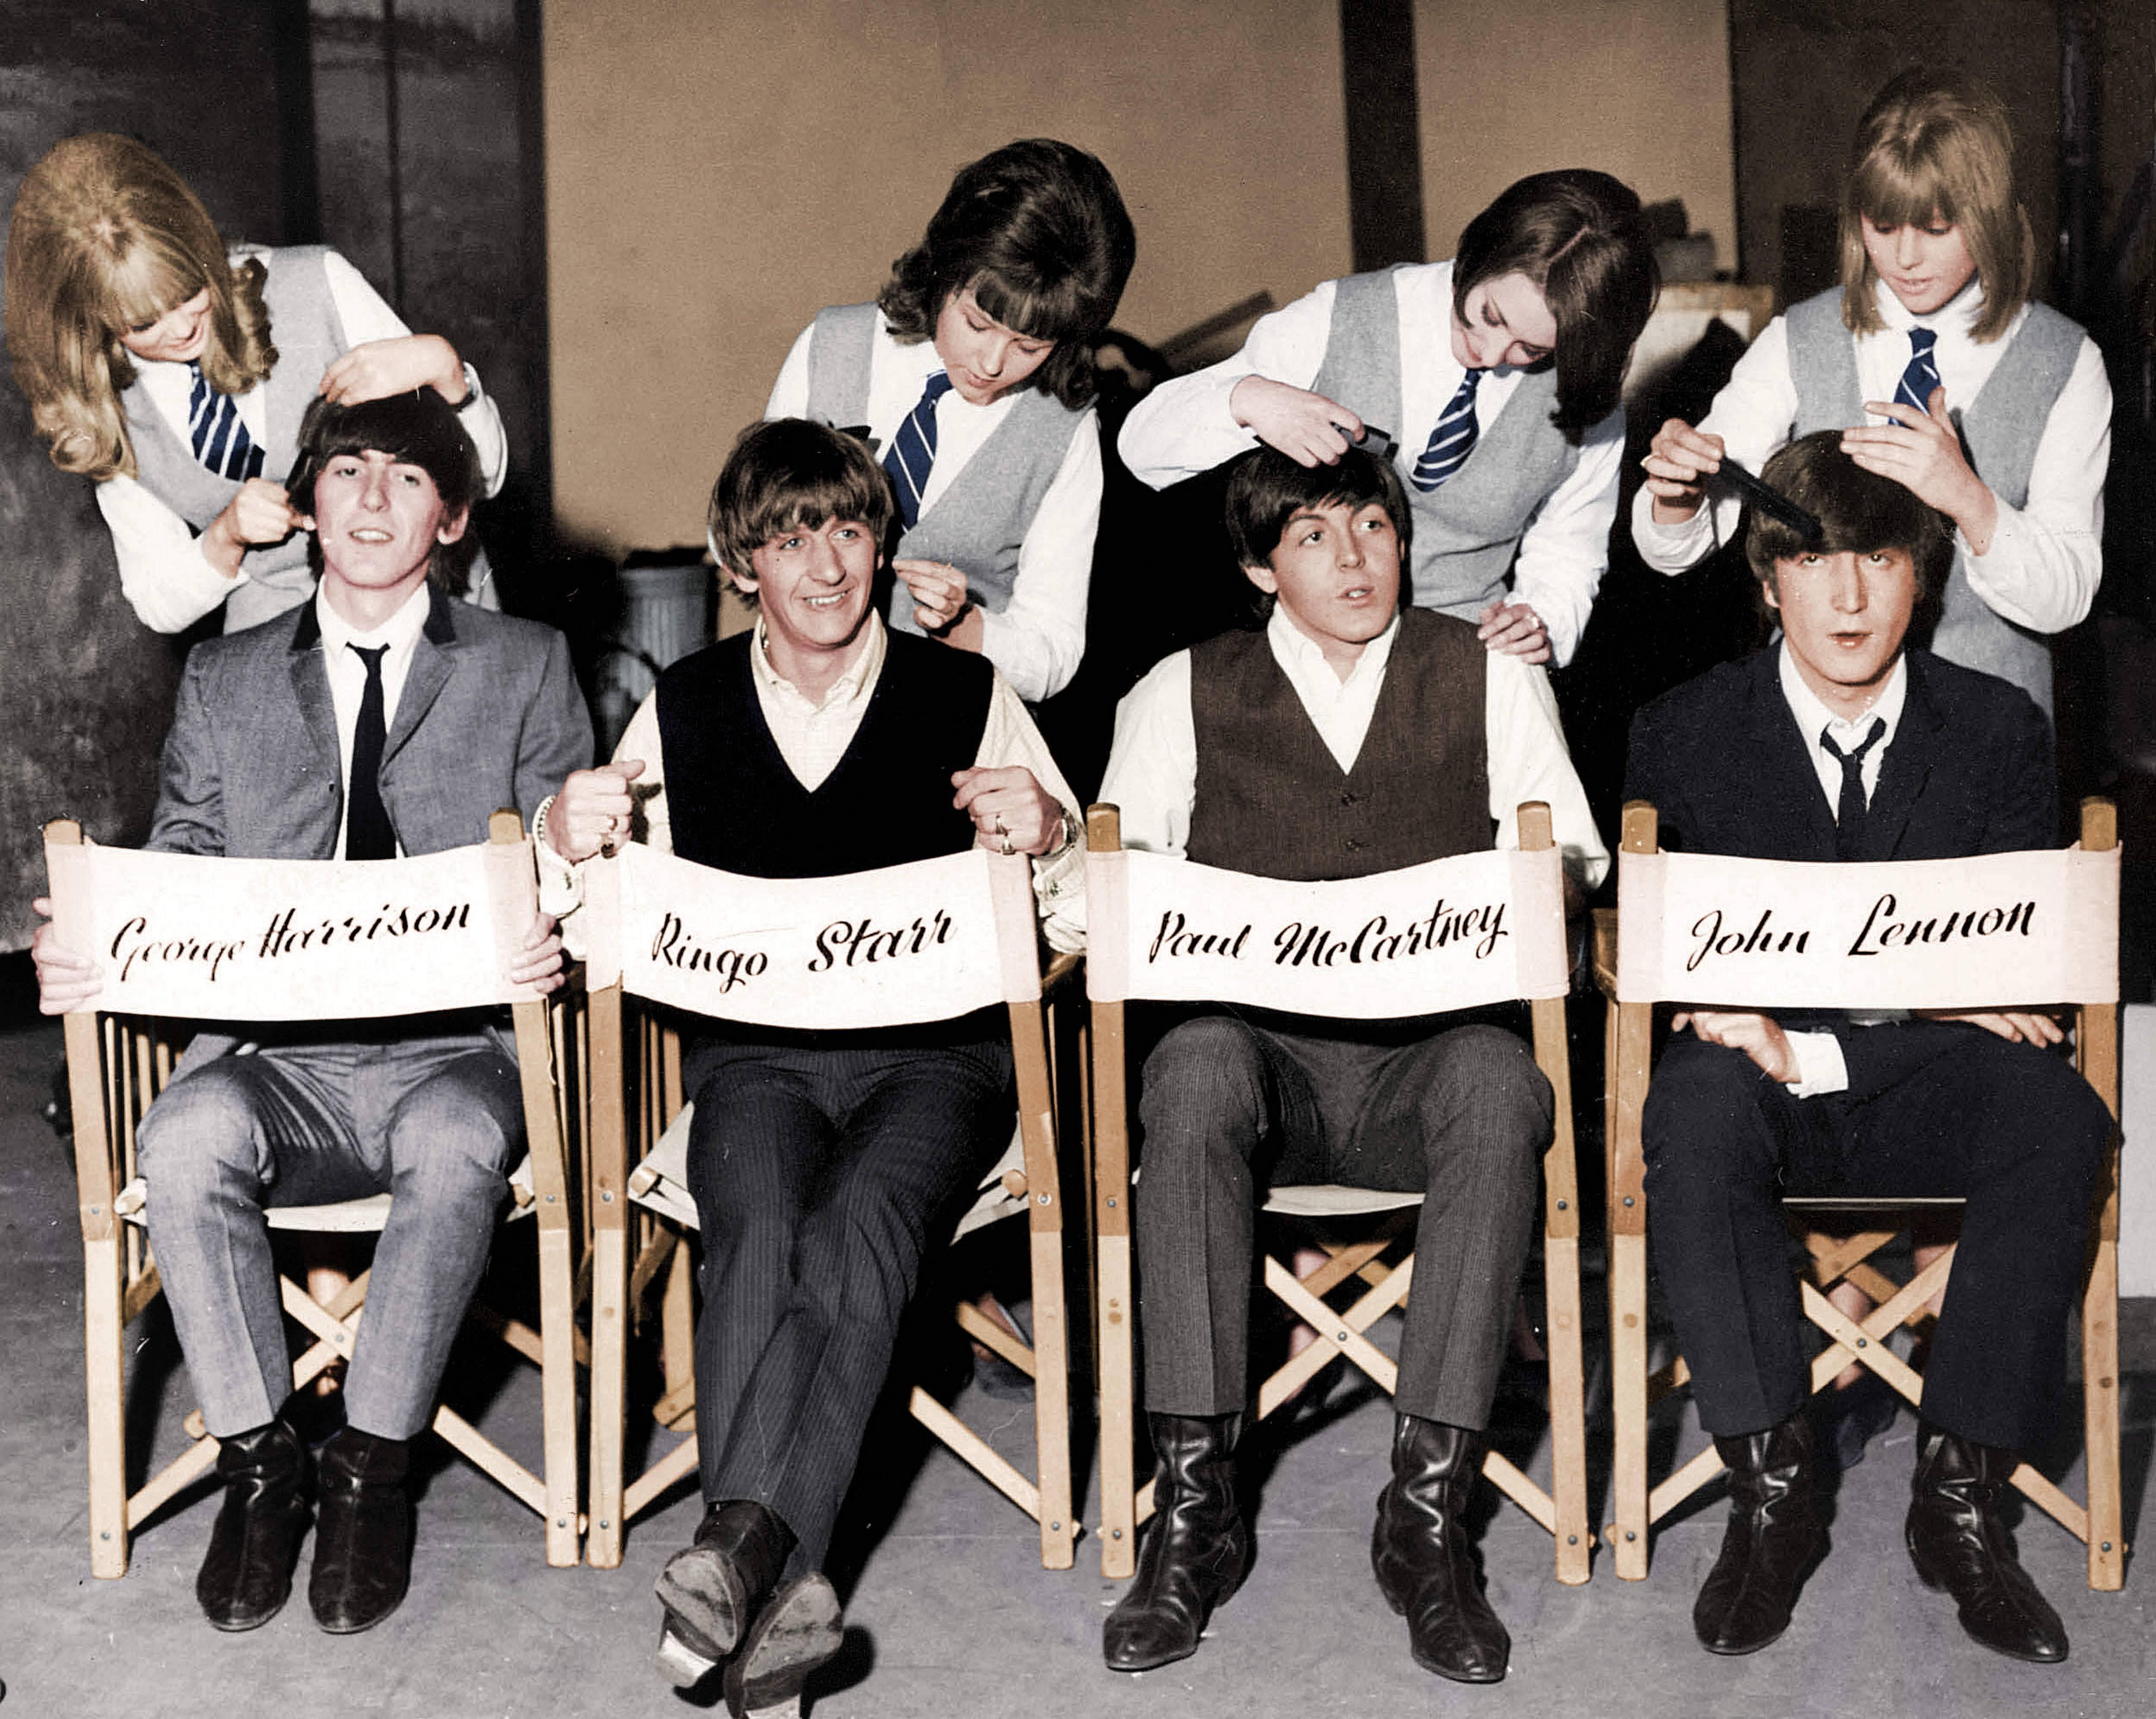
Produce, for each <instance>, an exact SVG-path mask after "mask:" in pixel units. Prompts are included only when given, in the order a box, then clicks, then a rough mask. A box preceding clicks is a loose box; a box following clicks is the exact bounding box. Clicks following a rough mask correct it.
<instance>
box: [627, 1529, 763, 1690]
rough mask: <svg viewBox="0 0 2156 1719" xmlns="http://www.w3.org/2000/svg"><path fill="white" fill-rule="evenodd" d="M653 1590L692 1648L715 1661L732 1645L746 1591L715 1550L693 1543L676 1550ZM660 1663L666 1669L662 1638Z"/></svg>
mask: <svg viewBox="0 0 2156 1719" xmlns="http://www.w3.org/2000/svg"><path fill="white" fill-rule="evenodd" d="M651 1591H652V1593H654V1594H655V1595H657V1596H658V1599H659V1604H660V1605H662V1606H664V1607H665V1609H666V1622H667V1627H668V1628H669V1629H670V1630H671V1631H672V1633H673V1634H675V1635H676V1636H678V1637H679V1638H680V1640H681V1642H682V1643H683V1645H685V1646H686V1647H687V1648H688V1649H689V1650H690V1651H691V1652H693V1653H695V1654H697V1655H701V1657H702V1658H704V1659H706V1660H710V1661H711V1662H713V1663H714V1664H716V1662H717V1661H718V1660H722V1659H724V1658H725V1657H726V1655H728V1654H730V1653H731V1652H732V1651H733V1650H734V1644H735V1643H736V1642H737V1641H739V1640H740V1639H741V1634H742V1612H743V1611H744V1610H746V1609H747V1596H746V1595H745V1594H744V1593H742V1583H741V1578H740V1577H739V1576H738V1575H737V1573H735V1570H734V1568H733V1566H732V1565H731V1563H730V1562H727V1561H726V1559H725V1558H724V1557H721V1556H720V1555H719V1554H718V1553H717V1552H714V1551H712V1550H711V1548H710V1547H702V1546H691V1547H685V1548H684V1549H683V1550H681V1551H680V1552H675V1554H674V1556H673V1557H670V1558H669V1559H667V1561H666V1568H664V1569H663V1570H661V1571H660V1573H659V1576H658V1579H657V1580H655V1581H654V1582H653V1583H652V1584H651ZM660 1670H662V1671H664V1670H665V1657H664V1645H663V1642H662V1647H661V1660H660ZM680 1687H682V1688H686V1687H687V1685H685V1684H684V1685H681V1686H680Z"/></svg>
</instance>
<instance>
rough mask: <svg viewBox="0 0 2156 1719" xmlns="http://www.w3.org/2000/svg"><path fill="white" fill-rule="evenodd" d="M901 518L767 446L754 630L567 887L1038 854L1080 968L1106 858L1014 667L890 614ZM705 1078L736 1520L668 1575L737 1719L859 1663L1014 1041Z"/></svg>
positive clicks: (574, 844) (832, 1043)
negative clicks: (879, 1464)
mask: <svg viewBox="0 0 2156 1719" xmlns="http://www.w3.org/2000/svg"><path fill="white" fill-rule="evenodd" d="M896 516H897V508H896V501H895V500H894V499H893V497H892V495H891V483H890V480H889V479H888V478H886V477H885V475H884V472H883V470H882V469H881V468H880V466H878V465H877V464H876V462H875V455H874V454H871V453H870V451H869V449H868V447H867V445H866V444H865V443H863V442H861V441H860V440H858V439H855V438H854V437H852V436H849V435H846V434H842V433H841V432H839V431H837V430H834V429H832V428H829V427H828V426H826V425H823V424H818V423H808V422H807V421H806V420H803V419H801V418H776V419H773V420H772V421H771V422H769V423H760V424H757V425H756V426H755V427H753V428H751V429H749V430H748V431H747V432H746V433H744V434H743V435H742V438H741V439H740V441H739V442H738V443H737V444H736V445H735V448H734V450H733V453H732V454H731V455H730V456H729V457H728V459H727V460H726V467H725V469H724V470H722V471H721V473H720V474H719V479H718V482H717V484H716V485H715V486H714V488H713V490H712V491H711V517H710V531H711V547H712V551H713V553H714V555H715V557H716V559H717V561H718V562H719V565H720V567H721V568H722V569H723V570H724V572H725V574H726V577H727V578H729V579H730V580H731V582H732V583H733V585H734V588H735V589H736V590H737V591H739V592H740V593H742V595H743V596H744V597H746V598H748V599H749V600H750V601H751V602H752V603H754V604H755V605H756V607H757V624H756V628H755V630H754V631H753V632H752V633H748V634H739V635H737V636H736V637H734V638H732V639H726V640H724V641H722V642H721V643H720V644H716V645H714V646H712V647H711V649H706V650H701V651H699V652H697V653H696V654H695V655H693V656H690V657H686V658H684V659H682V660H681V661H680V662H678V663H676V664H675V665H674V666H673V667H672V668H670V669H669V670H667V671H666V672H665V674H664V675H661V676H660V680H659V685H658V687H657V688H656V690H654V692H653V693H652V695H651V696H650V697H649V699H647V700H645V701H644V706H643V707H642V708H641V709H640V710H639V711H638V712H637V713H636V716H635V717H634V719H633V720H632V721H631V722H630V723H629V729H628V731H627V732H626V733H625V734H624V736H622V741H621V744H620V746H619V747H617V748H616V749H615V754H614V757H615V762H613V763H610V764H605V765H602V766H600V767H598V769H596V770H587V771H580V772H577V774H576V775H574V776H572V777H570V778H569V779H568V781H567V783H564V784H563V785H562V793H561V796H560V798H557V799H556V800H554V801H552V803H550V804H549V805H548V806H547V808H546V811H545V814H544V818H543V827H544V829H545V848H544V850H543V852H544V855H545V857H544V861H543V863H544V865H545V866H546V869H547V870H548V871H550V872H556V873H557V874H558V873H560V872H562V871H564V870H567V868H570V867H573V866H575V865H581V864H582V863H583V862H584V861H586V860H588V859H590V858H591V857H592V856H593V854H597V853H599V852H600V851H602V850H606V851H611V850H612V846H613V842H614V841H615V839H617V838H618V837H619V836H622V835H624V834H629V833H634V834H636V835H637V836H639V838H640V839H643V840H644V841H646V842H648V843H649V844H651V845H652V846H654V847H655V848H659V849H662V850H667V851H670V852H673V853H675V854H680V855H681V856H682V857H683V858H685V859H693V860H695V861H696V862H697V863H698V864H699V865H710V866H714V867H716V868H718V869H719V870H725V871H731V872H734V873H737V874H740V875H746V876H751V877H826V876H838V875H844V874H845V873H848V872H853V871H862V870H871V869H874V868H876V867H880V866H889V865H906V864H909V863H911V862H914V861H917V860H922V859H936V858H939V857H941V856H942V855H945V854H956V853H962V852H964V851H965V849H968V847H971V846H973V845H974V844H976V843H978V844H981V845H983V846H989V847H994V848H998V849H1001V850H1002V851H1003V852H1004V853H1006V854H1009V853H1014V852H1016V853H1025V854H1033V855H1034V856H1035V857H1036V859H1038V860H1039V862H1040V863H1039V865H1037V866H1036V867H1035V868H1034V889H1035V893H1036V895H1037V896H1038V898H1039V904H1040V906H1041V909H1042V912H1043V916H1044V917H1045V919H1046V921H1047V931H1048V937H1049V941H1050V942H1051V943H1053V944H1055V945H1056V946H1057V947H1060V948H1075V947H1078V945H1079V943H1080V942H1081V939H1082V936H1083V929H1082V921H1081V920H1079V919H1078V918H1077V916H1076V914H1077V911H1078V910H1079V909H1080V908H1081V904H1082V901H1083V893H1082V891H1083V886H1084V860H1085V851H1084V848H1083V845H1082V844H1081V843H1080V841H1079V840H1078V824H1077V821H1076V818H1075V816H1074V814H1073V813H1072V811H1071V809H1070V803H1071V795H1070V789H1069V788H1067V787H1066V786H1065V783H1064V782H1063V778H1062V776H1061V774H1060V772H1058V771H1057V769H1056V767H1055V762H1054V761H1053V760H1052V759H1051V758H1050V757H1049V755H1048V749H1047V747H1046V746H1045V744H1043V742H1042V741H1041V738H1040V735H1039V731H1037V730H1036V729H1035V728H1034V726H1033V721H1032V719H1031V718H1030V717H1029V716H1027V715H1026V712H1025V706H1024V705H1023V704H1021V703H1020V702H1019V699H1018V695H1016V694H1015V693H1014V692H1013V691H1012V690H1011V689H1010V687H1009V685H1006V684H1005V682H1004V679H1003V677H1002V675H999V674H998V673H997V672H996V670H994V669H993V667H991V666H990V665H989V664H988V661H987V660H986V659H984V658H982V657H980V656H978V655H975V654H972V653H969V652H966V651H957V650H947V649H944V648H943V647H942V646H941V645H939V644H936V643H935V642H933V641H932V640H929V639H921V638H918V637H913V636H909V635H906V634H896V633H891V632H889V631H887V630H886V629H885V626H884V624H883V623H882V621H881V620H880V618H878V616H877V613H876V608H875V586H876V582H877V579H878V577H879V576H880V575H881V574H882V573H883V572H884V571H885V568H886V567H887V565H888V561H889V556H890V551H891V544H892V542H893V541H895V538H896V531H894V529H893V526H894V523H895V521H896ZM570 926H571V933H572V936H574V926H575V921H573V919H572V921H570ZM683 1077H684V1078H683V1085H684V1088H685V1090H686V1091H687V1092H688V1093H689V1094H690V1096H691V1097H693V1098H694V1100H695V1101H696V1117H695V1121H694V1122H693V1124H692V1126H691V1129H690V1137H689V1159H688V1170H689V1189H690V1193H691V1194H693V1195H694V1196H695V1198H696V1209H697V1213H698V1216H699V1219H700V1221H701V1227H702V1239H703V1266H702V1271H701V1281H702V1285H703V1291H704V1316H703V1317H701V1319H699V1320H698V1321H697V1323H696V1444H697V1448H698V1453H699V1457H700V1468H701V1480H702V1485H703V1493H704V1499H705V1511H704V1519H703V1521H702V1523H701V1525H700V1526H699V1527H698V1528H697V1530H696V1542H695V1543H694V1544H693V1545H691V1546H689V1547H685V1548H684V1549H683V1550H682V1551H680V1552H677V1553H675V1556H674V1557H673V1558H672V1559H671V1560H670V1562H668V1563H667V1566H666V1568H665V1570H664V1571H662V1572H661V1573H660V1577H659V1581H658V1584H657V1585H658V1594H659V1599H660V1604H662V1605H663V1606H664V1607H665V1611H666V1622H665V1634H663V1635H662V1637H661V1640H660V1654H659V1665H660V1672H661V1674H662V1675H665V1676H666V1677H667V1678H669V1679H670V1681H674V1682H675V1683H676V1684H680V1685H683V1686H687V1685H692V1684H694V1683H696V1682H697V1681H700V1680H701V1678H702V1677H703V1676H704V1675H706V1672H707V1671H708V1670H710V1669H711V1667H712V1666H713V1665H716V1663H717V1662H718V1661H719V1660H722V1659H723V1660H726V1669H725V1672H724V1675H723V1679H722V1681H723V1686H724V1689H725V1692H726V1699H727V1701H728V1703H729V1705H730V1706H731V1709H732V1711H734V1712H735V1713H736V1714H737V1715H738V1714H741V1713H742V1712H744V1711H748V1710H751V1709H756V1710H761V1709H763V1708H767V1707H776V1706H780V1705H782V1704H783V1703H784V1702H787V1701H791V1700H792V1699H793V1697H794V1696H798V1694H799V1692H800V1689H801V1686H802V1683H803V1680H804V1679H806V1677H807V1676H808V1674H809V1673H810V1672H811V1671H812V1670H814V1669H815V1667H816V1666H817V1665H820V1664H821V1663H822V1662H823V1661H824V1660H827V1659H829V1657H830V1655H832V1654H833V1653H834V1652H835V1651H837V1649H838V1646H839V1639H840V1619H839V1604H838V1600H837V1598H836V1596H835V1595H834V1593H833V1591H832V1588H831V1584H830V1582H829V1579H828V1578H826V1577H825V1576H824V1573H823V1565H824V1553H825V1552H826V1551H827V1549H828V1548H829V1545H830V1540H831V1532H832V1529H833V1527H834V1525H835V1523H836V1521H837V1517H838V1511H839V1501H841V1500H842V1499H843V1498H844V1496H845V1492H846V1488H847V1486H848V1485H849V1484H850V1481H851V1480H852V1478H853V1473H854V1466H855V1461H856V1460H857V1459H858V1457H859V1455H860V1447H861V1438H862V1435H863V1434H864V1433H865V1430H866V1429H867V1425H868V1420H869V1414H870V1410H871V1409H873V1408H874V1407H875V1401H876V1398H877V1396H878V1394H879V1393H880V1391H881V1390H882V1388H883V1381H884V1376H885V1373H887V1372H888V1371H889V1368H890V1366H891V1350H892V1347H893V1345H894V1344H895V1342H896V1338H897V1333H898V1324H899V1319H900V1316H901V1314H902V1313H903V1312H904V1311H905V1308H906V1303H907V1301H909V1300H910V1299H911V1296H912V1293H913V1290H914V1285H915V1283H916V1280H917V1279H918V1277H919V1275H920V1266H921V1256H922V1255H923V1253H924V1252H925V1251H926V1250H927V1248H928V1247H929V1246H930V1245H931V1244H932V1243H935V1242H938V1241H941V1240H943V1239H947V1237H948V1236H949V1234H950V1225H951V1224H952V1222H954V1221H955V1219H956V1218H957V1204H958V1203H959V1202H960V1201H962V1199H963V1198H965V1197H966V1196H968V1195H970V1194H971V1193H973V1190H974V1189H975V1188H978V1186H979V1185H980V1178H981V1176H982V1174H983V1172H984V1171H985V1170H986V1169H987V1167H988V1166H989V1165H990V1164H992V1163H993V1162H994V1161H995V1157H996V1154H997V1152H998V1151H1000V1150H1001V1148H1002V1147H1003V1146H1004V1142H1007V1141H1008V1140H1009V1138H1010V1130H1011V1123H1012V1117H1013V1114H1014V1111H1013V1105H1012V1094H1011V1080H1012V1072H1011V1050H1010V1038H1009V1030H1008V1026H1007V1024H1006V1019H1005V1017H1004V1011H1003V1010H1001V1009H1000V1008H998V1009H995V1010H993V1011H986V1012H983V1013H977V1014H968V1015H962V1016H960V1017H959V1018H957V1019H955V1020H948V1021H940V1022H930V1023H928V1024H924V1025H921V1026H919V1027H916V1028H910V1029H905V1030H903V1031H880V1030H875V1029H863V1030H859V1031H844V1032H841V1031H828V1032H785V1031H781V1030H778V1029H767V1028H757V1027H753V1026H748V1025H742V1024H729V1023H720V1022H712V1023H710V1024H708V1026H707V1028H706V1030H705V1031H704V1032H702V1033H701V1034H698V1035H696V1038H695V1039H693V1040H692V1042H691V1043H690V1046H689V1047H688V1049H687V1051H686V1053H685V1057H684V1068H683Z"/></svg>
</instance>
